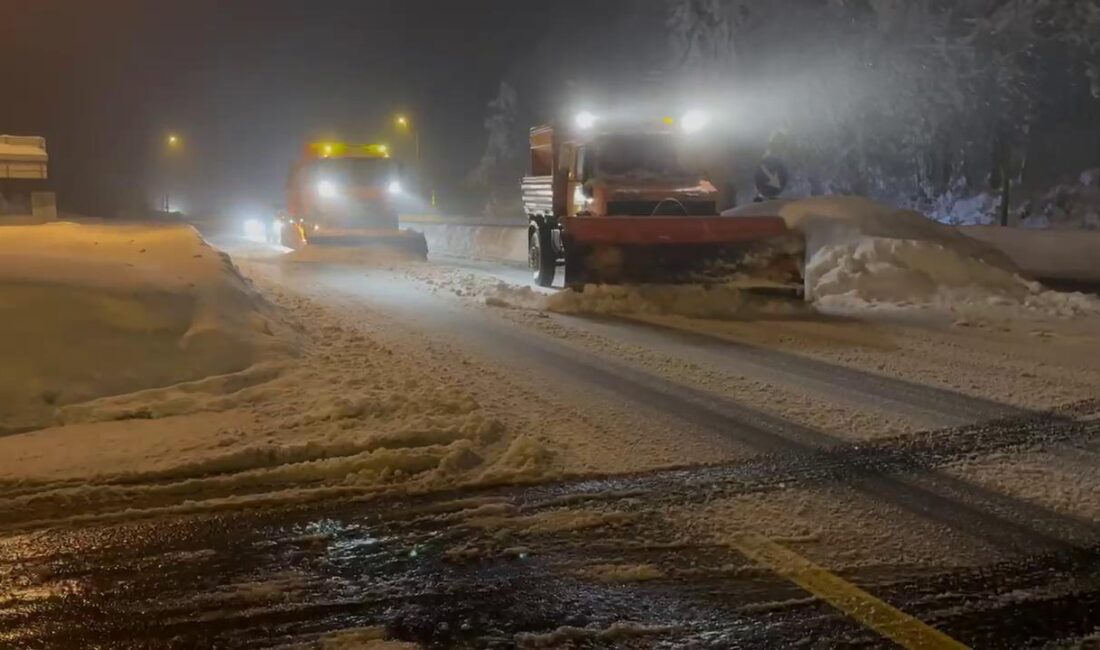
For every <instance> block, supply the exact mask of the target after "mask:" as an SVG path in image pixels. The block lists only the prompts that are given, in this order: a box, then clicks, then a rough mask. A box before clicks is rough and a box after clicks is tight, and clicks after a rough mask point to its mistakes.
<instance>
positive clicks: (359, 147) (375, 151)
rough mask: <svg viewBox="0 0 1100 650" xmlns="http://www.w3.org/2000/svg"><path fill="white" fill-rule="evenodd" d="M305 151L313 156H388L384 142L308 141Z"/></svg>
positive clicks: (388, 151) (387, 149)
mask: <svg viewBox="0 0 1100 650" xmlns="http://www.w3.org/2000/svg"><path fill="white" fill-rule="evenodd" d="M306 153H307V154H308V155H309V156H310V157H314V158H389V157H390V149H389V147H387V146H386V145H384V144H348V143H346V142H310V143H309V144H308V145H306Z"/></svg>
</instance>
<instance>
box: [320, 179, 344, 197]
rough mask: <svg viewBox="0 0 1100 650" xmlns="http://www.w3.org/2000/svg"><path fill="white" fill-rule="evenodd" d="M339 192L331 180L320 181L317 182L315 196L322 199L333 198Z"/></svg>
mask: <svg viewBox="0 0 1100 650" xmlns="http://www.w3.org/2000/svg"><path fill="white" fill-rule="evenodd" d="M339 193H340V192H339V190H338V189H337V188H336V183H333V182H332V181H320V182H319V183H317V196H319V197H321V198H322V199H335V198H336V196H337V195H338V194H339Z"/></svg>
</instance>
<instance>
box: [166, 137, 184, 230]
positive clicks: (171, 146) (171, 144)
mask: <svg viewBox="0 0 1100 650" xmlns="http://www.w3.org/2000/svg"><path fill="white" fill-rule="evenodd" d="M164 143H165V149H166V152H167V154H168V156H169V158H171V156H172V154H175V153H177V152H178V151H179V150H180V147H181V146H182V145H183V140H182V139H180V137H179V136H178V135H176V134H175V133H169V134H168V136H167V137H166V138H165V139H164ZM168 166H169V167H171V165H168ZM169 175H171V174H169ZM170 183H171V181H170V179H165V182H164V212H165V214H167V213H168V212H169V211H171V205H172V204H171V203H170V201H169V196H168V195H169V185H170Z"/></svg>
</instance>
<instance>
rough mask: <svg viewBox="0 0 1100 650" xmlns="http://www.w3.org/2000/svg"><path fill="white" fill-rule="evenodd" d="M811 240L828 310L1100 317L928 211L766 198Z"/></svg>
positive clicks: (810, 290) (817, 290)
mask: <svg viewBox="0 0 1100 650" xmlns="http://www.w3.org/2000/svg"><path fill="white" fill-rule="evenodd" d="M732 214H733V215H735V216H736V215H745V214H778V215H779V216H781V217H783V219H784V220H785V221H786V222H787V225H788V226H790V227H791V228H792V229H794V230H796V231H799V232H801V233H802V234H803V236H804V237H805V239H806V258H807V261H806V268H805V291H806V297H807V299H809V300H813V301H814V302H815V303H816V304H817V305H819V306H822V307H827V308H841V309H846V308H857V309H858V308H864V307H867V306H869V305H890V306H895V307H912V306H923V307H937V308H942V309H946V310H949V311H955V312H958V311H965V312H971V313H976V314H977V315H994V314H997V315H1023V314H1026V313H1031V314H1036V315H1050V316H1055V317H1061V318H1066V317H1072V316H1077V315H1082V314H1100V300H1097V299H1095V298H1092V297H1089V296H1084V295H1082V294H1075V293H1074V294H1067V293H1059V292H1055V291H1049V290H1046V289H1044V288H1043V287H1042V286H1041V285H1039V284H1038V283H1036V282H1032V281H1030V280H1028V279H1026V278H1024V277H1023V276H1021V275H1020V273H1019V272H1018V271H1017V269H1016V267H1015V266H1014V265H1013V263H1012V262H1011V261H1010V260H1009V258H1008V257H1007V256H1005V255H1004V254H1003V253H1001V252H999V251H997V250H995V249H993V248H991V247H989V246H988V245H986V244H984V243H982V242H980V241H977V240H975V239H972V238H970V237H967V236H965V235H963V234H961V233H960V232H959V231H958V230H956V229H955V228H952V227H949V226H945V225H943V224H940V223H936V222H934V221H931V220H929V219H927V218H925V217H924V216H923V215H921V214H919V213H916V212H912V211H908V210H898V209H895V208H892V207H889V206H886V205H883V204H880V203H876V202H874V201H871V200H869V199H864V198H858V197H839V196H831V197H816V198H810V199H802V200H793V201H773V202H767V203H760V204H755V205H751V206H746V207H744V208H739V209H738V210H735V211H733V212H732Z"/></svg>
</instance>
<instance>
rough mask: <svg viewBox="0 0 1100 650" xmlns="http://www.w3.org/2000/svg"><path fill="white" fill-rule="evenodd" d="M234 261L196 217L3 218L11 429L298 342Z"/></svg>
mask: <svg viewBox="0 0 1100 650" xmlns="http://www.w3.org/2000/svg"><path fill="white" fill-rule="evenodd" d="M275 327H277V325H276V324H275V320H274V319H273V312H272V311H271V310H270V308H269V307H268V306H267V305H266V303H265V302H264V301H263V299H262V298H260V297H259V296H258V295H257V294H256V293H255V292H254V291H253V290H252V289H251V288H250V286H249V285H248V283H247V282H246V281H245V280H244V279H243V278H242V277H241V276H240V275H239V274H238V273H237V271H236V269H235V268H234V267H233V265H232V263H231V262H230V260H229V258H228V257H227V256H225V255H224V254H222V253H220V252H218V251H215V250H214V249H212V248H210V247H209V246H208V245H207V244H206V243H205V242H204V241H203V240H202V238H201V237H200V236H199V235H198V233H197V232H196V231H195V230H194V229H192V228H190V227H185V226H148V225H102V224H97V225H89V224H75V223H51V224H44V225H35V226H3V227H0V358H3V359H4V372H3V373H2V374H0V431H3V430H5V429H7V430H11V429H25V428H31V427H36V426H42V425H44V424H47V423H50V422H52V421H54V419H55V417H56V415H57V412H58V410H59V409H60V408H62V407H65V406H66V405H71V404H74V403H77V402H83V401H86V400H90V399H93V398H98V397H103V396H107V395H118V394H122V393H130V392H133V391H138V390H142V389H148V388H153V387H164V386H170V385H173V384H178V383H180V382H188V381H195V380H199V379H202V378H204V377H210V376H213V375H223V374H227V373H234V372H237V371H241V370H244V369H245V368H248V367H250V366H252V365H253V364H255V363H257V362H259V361H260V360H262V359H265V358H268V357H269V356H271V355H274V354H276V353H277V352H286V351H288V350H289V348H288V347H287V345H286V343H285V342H284V341H282V340H280V339H279V338H278V337H276V336H274V332H273V329H274V328H275Z"/></svg>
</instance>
